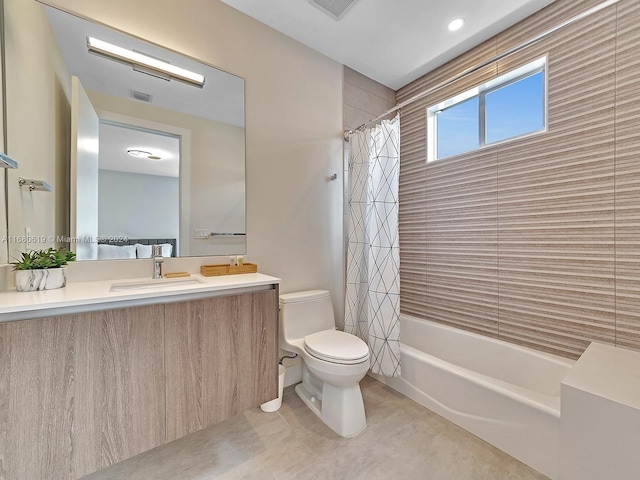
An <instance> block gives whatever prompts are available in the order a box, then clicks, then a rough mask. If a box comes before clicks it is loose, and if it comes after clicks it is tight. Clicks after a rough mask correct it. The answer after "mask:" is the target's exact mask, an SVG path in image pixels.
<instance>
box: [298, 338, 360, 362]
mask: <svg viewBox="0 0 640 480" xmlns="http://www.w3.org/2000/svg"><path fill="white" fill-rule="evenodd" d="M304 346H305V349H306V350H307V352H309V353H310V354H311V355H313V356H314V357H316V358H319V359H320V360H325V361H327V362H333V363H342V364H353V363H362V362H364V361H365V360H367V358H368V357H369V347H368V346H367V344H366V343H364V342H363V341H362V340H360V339H359V338H358V337H356V336H355V335H351V334H349V333H345V332H341V331H339V330H323V331H322V332H317V333H312V334H311V335H307V336H306V337H304Z"/></svg>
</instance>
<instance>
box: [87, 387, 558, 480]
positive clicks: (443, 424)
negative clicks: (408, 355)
mask: <svg viewBox="0 0 640 480" xmlns="http://www.w3.org/2000/svg"><path fill="white" fill-rule="evenodd" d="M361 386H362V393H363V396H364V400H365V409H366V412H367V422H368V426H367V429H366V430H365V431H364V432H363V433H361V434H360V435H358V436H357V437H355V438H353V439H344V438H340V437H339V436H337V435H336V434H334V433H333V432H332V431H331V430H330V429H329V428H328V427H326V426H325V425H324V424H323V423H322V422H321V421H320V420H319V419H318V418H317V417H316V416H315V415H314V414H313V413H312V412H311V411H310V410H309V409H308V408H307V407H306V406H305V405H304V404H303V403H302V401H301V400H300V399H299V398H298V396H297V395H296V393H295V392H294V391H293V389H292V387H289V388H287V389H285V393H284V397H283V404H282V407H281V408H280V410H278V411H277V412H273V413H264V412H262V411H261V410H260V409H253V410H249V411H247V412H246V413H244V414H243V415H238V416H236V417H234V418H231V419H229V420H226V421H224V422H222V423H219V424H217V425H214V426H212V427H209V428H207V429H205V430H202V431H200V432H196V433H194V434H192V435H189V436H187V437H184V438H182V439H180V440H177V441H175V442H172V443H170V444H167V445H163V446H161V447H158V448H155V449H153V450H150V451H149V452H145V453H143V454H140V455H138V456H136V457H133V458H130V459H129V460H126V461H124V462H121V463H119V464H117V465H113V466H111V467H109V468H106V469H104V470H101V471H99V472H96V473H94V474H92V475H89V476H87V477H85V479H87V480H89V479H90V480H103V479H136V480H146V479H149V480H151V479H153V480H196V479H197V480H205V479H213V478H215V479H222V480H229V479H257V480H258V479H259V480H267V479H293V480H304V479H314V480H334V479H335V480H356V479H366V480H375V479H385V480H386V479H394V480H396V479H397V480H422V479H424V480H441V479H442V480H445V479H447V480H471V479H473V480H485V479H486V480H503V479H512V480H529V479H538V480H541V479H546V478H547V477H545V476H544V475H542V474H540V473H538V472H536V471H534V470H532V469H531V468H529V467H527V466H526V465H524V464H523V463H521V462H519V461H517V460H515V459H514V458H512V457H510V456H508V455H507V454H505V453H503V452H502V451H500V450H498V449H497V448H494V447H492V446H491V445H489V444H488V443H486V442H484V441H483V440H480V439H479V438H477V437H475V436H474V435H472V434H470V433H468V432H466V431H465V430H463V429H461V428H459V427H457V426H456V425H454V424H452V423H451V422H449V421H447V420H445V419H444V418H442V417H440V416H438V415H436V414H435V413H433V412H431V411H430V410H427V409H425V408H423V407H422V406H420V405H418V404H416V403H415V402H413V401H412V400H409V399H408V398H406V397H404V396H403V395H401V394H399V393H397V392H396V391H394V390H392V389H391V388H389V387H387V386H385V385H383V384H381V383H380V382H378V381H376V380H374V379H372V378H370V377H365V378H364V380H363V381H362V383H361Z"/></svg>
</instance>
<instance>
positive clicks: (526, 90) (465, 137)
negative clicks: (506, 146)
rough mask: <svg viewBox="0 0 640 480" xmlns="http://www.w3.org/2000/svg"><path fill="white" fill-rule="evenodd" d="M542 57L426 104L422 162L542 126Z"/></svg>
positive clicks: (544, 82)
mask: <svg viewBox="0 0 640 480" xmlns="http://www.w3.org/2000/svg"><path fill="white" fill-rule="evenodd" d="M545 67H546V57H543V58H540V59H538V60H536V61H534V62H531V63H529V64H527V65H524V66H523V67H520V68H518V69H516V70H513V71H512V72H509V73H507V74H505V75H501V76H500V77H497V78H495V79H493V80H490V81H488V82H486V83H484V84H482V85H479V86H477V87H475V88H472V89H470V90H467V91H466V92H463V93H461V94H460V95H456V96H455V97H452V98H449V99H448V100H445V101H444V102H440V103H438V104H437V105H433V106H431V107H429V108H427V129H428V135H427V139H428V140H427V142H428V144H427V161H432V160H439V159H441V158H446V157H451V156H453V155H458V154H460V153H465V152H470V151H473V150H477V149H479V148H482V147H484V146H485V145H492V144H495V143H498V142H503V141H505V140H509V139H513V138H518V137H521V136H523V135H529V134H531V133H536V132H543V131H545V129H546V78H545V72H546V68H545Z"/></svg>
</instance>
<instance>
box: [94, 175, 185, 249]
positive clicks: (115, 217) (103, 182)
mask: <svg viewBox="0 0 640 480" xmlns="http://www.w3.org/2000/svg"><path fill="white" fill-rule="evenodd" d="M178 205H179V204H178V178H177V177H163V176H159V175H143V174H140V173H129V172H115V171H112V170H99V173H98V235H99V236H101V237H104V236H110V235H124V236H127V237H129V238H176V239H177V238H178V229H179V226H178V210H179V208H178Z"/></svg>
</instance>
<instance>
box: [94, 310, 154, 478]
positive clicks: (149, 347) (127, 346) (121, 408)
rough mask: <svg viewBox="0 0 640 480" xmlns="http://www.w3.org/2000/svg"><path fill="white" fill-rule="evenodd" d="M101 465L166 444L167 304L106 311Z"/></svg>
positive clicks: (103, 349)
mask: <svg viewBox="0 0 640 480" xmlns="http://www.w3.org/2000/svg"><path fill="white" fill-rule="evenodd" d="M102 314H103V318H102V365H101V367H102V377H103V384H104V392H103V395H104V397H103V408H102V432H103V434H102V443H101V445H102V466H103V467H106V466H108V465H111V464H113V463H117V462H119V461H121V460H124V459H125V458H129V457H132V456H134V455H137V454H138V453H141V452H144V451H145V450H149V449H151V448H153V447H156V446H158V445H162V444H163V443H164V442H165V440H166V436H165V405H164V403H165V398H164V305H150V306H147V307H135V308H124V309H120V310H107V311H104V312H102Z"/></svg>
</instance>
